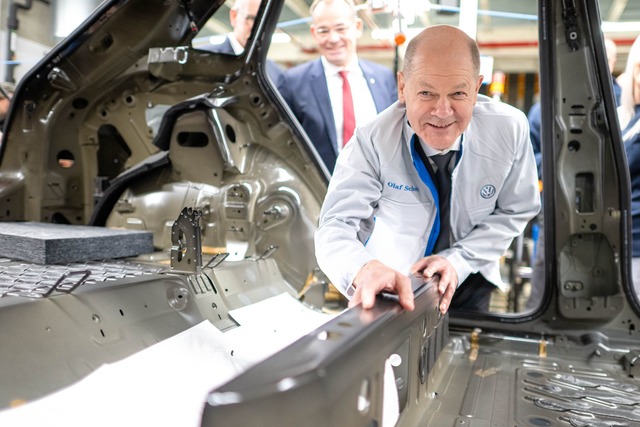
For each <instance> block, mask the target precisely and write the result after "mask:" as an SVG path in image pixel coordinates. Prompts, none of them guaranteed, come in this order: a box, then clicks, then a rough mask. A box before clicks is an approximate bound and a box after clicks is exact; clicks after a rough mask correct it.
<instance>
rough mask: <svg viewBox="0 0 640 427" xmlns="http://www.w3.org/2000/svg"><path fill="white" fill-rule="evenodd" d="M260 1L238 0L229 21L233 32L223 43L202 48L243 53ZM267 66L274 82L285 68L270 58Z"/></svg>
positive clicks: (217, 51) (219, 51) (231, 53)
mask: <svg viewBox="0 0 640 427" xmlns="http://www.w3.org/2000/svg"><path fill="white" fill-rule="evenodd" d="M260 3H261V0H236V2H235V3H234V4H233V6H232V7H231V9H229V23H230V24H231V27H233V32H231V33H229V34H228V35H227V38H225V39H224V41H223V42H222V43H220V44H216V45H210V46H204V47H200V49H202V50H208V51H210V52H216V53H228V54H230V55H242V52H244V47H245V46H246V45H247V41H248V40H249V36H250V35H251V29H252V28H253V23H254V22H255V20H256V17H257V15H258V9H260ZM266 67H267V74H268V75H269V77H271V80H272V81H273V82H274V83H275V82H277V81H278V78H279V77H280V74H282V72H283V68H282V67H281V66H280V65H278V64H277V63H275V62H273V61H271V60H270V59H267V62H266Z"/></svg>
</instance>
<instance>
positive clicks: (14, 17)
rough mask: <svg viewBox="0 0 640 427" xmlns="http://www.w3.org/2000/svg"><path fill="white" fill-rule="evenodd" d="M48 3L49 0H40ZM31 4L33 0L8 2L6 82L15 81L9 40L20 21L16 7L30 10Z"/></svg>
mask: <svg viewBox="0 0 640 427" xmlns="http://www.w3.org/2000/svg"><path fill="white" fill-rule="evenodd" d="M40 1H41V2H43V3H45V4H47V5H49V4H50V1H49V0H40ZM32 6H33V0H25V3H24V4H22V3H16V2H15V1H14V0H10V2H9V16H8V17H7V34H6V53H5V72H4V80H5V81H6V82H8V83H15V79H14V76H13V71H14V68H15V65H16V64H14V63H13V58H12V50H11V41H12V40H13V32H14V31H17V30H18V26H19V25H20V21H18V9H21V10H30V9H31V7H32Z"/></svg>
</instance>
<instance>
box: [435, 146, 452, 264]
mask: <svg viewBox="0 0 640 427" xmlns="http://www.w3.org/2000/svg"><path fill="white" fill-rule="evenodd" d="M454 154H455V151H449V152H448V153H446V154H437V155H435V156H431V160H432V161H433V163H435V164H436V170H435V171H434V173H433V175H434V177H435V180H436V187H437V188H438V201H439V202H440V234H439V235H438V240H436V245H435V246H434V248H433V253H434V254H437V253H438V252H440V251H442V250H444V249H447V248H448V247H449V246H451V242H450V236H451V223H450V218H449V216H450V215H449V207H450V205H451V169H450V164H451V157H453V155H454Z"/></svg>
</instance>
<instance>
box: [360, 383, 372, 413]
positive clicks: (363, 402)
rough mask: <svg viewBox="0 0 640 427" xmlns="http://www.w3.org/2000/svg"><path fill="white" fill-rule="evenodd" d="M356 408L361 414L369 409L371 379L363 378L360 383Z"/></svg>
mask: <svg viewBox="0 0 640 427" xmlns="http://www.w3.org/2000/svg"><path fill="white" fill-rule="evenodd" d="M356 408H357V409H358V412H359V413H360V414H362V415H366V414H367V413H368V412H369V409H371V380H369V378H365V379H364V380H362V383H361V384H360V392H359V393H358V400H357V403H356Z"/></svg>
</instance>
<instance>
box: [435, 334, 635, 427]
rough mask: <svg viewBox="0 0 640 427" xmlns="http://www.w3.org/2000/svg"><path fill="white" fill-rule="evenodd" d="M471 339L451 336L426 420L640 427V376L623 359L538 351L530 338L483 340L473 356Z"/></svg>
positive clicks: (442, 424) (525, 426)
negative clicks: (543, 354) (626, 367)
mask: <svg viewBox="0 0 640 427" xmlns="http://www.w3.org/2000/svg"><path fill="white" fill-rule="evenodd" d="M469 341H470V340H469V339H467V337H465V336H463V337H454V338H453V344H452V345H450V346H449V347H447V349H446V351H445V352H443V354H442V357H443V358H444V359H445V360H447V359H448V362H445V363H440V364H439V366H440V367H441V368H442V367H444V370H443V371H444V372H441V373H440V374H441V378H440V380H439V381H437V384H438V385H437V387H436V393H435V396H436V397H435V399H434V402H433V403H434V405H433V408H434V411H433V412H431V411H429V413H430V415H429V416H428V418H427V419H426V420H425V421H424V424H423V425H428V426H438V427H447V426H451V427H453V426H456V427H485V426H486V427H499V426H500V427H502V426H504V427H540V426H574V427H587V426H589V427H600V426H629V427H631V426H640V381H638V380H637V379H634V378H631V377H629V376H627V374H626V372H625V370H624V369H623V366H622V364H616V363H606V362H604V361H601V360H599V358H598V357H597V356H594V355H590V356H587V357H584V358H581V357H579V356H577V352H574V353H573V354H569V353H566V354H564V353H563V354H560V353H559V354H556V355H552V354H551V355H548V356H547V357H539V356H538V355H537V354H536V353H537V349H536V346H535V345H534V344H535V343H534V342H533V340H531V342H530V343H526V342H523V343H514V342H505V341H506V340H505V341H500V342H496V343H494V344H493V345H492V344H489V345H487V344H484V345H483V346H482V347H481V348H479V349H477V356H475V357H474V349H473V346H471V345H469ZM460 349H465V350H464V351H461V350H460ZM440 362H442V360H441V361H440Z"/></svg>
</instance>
